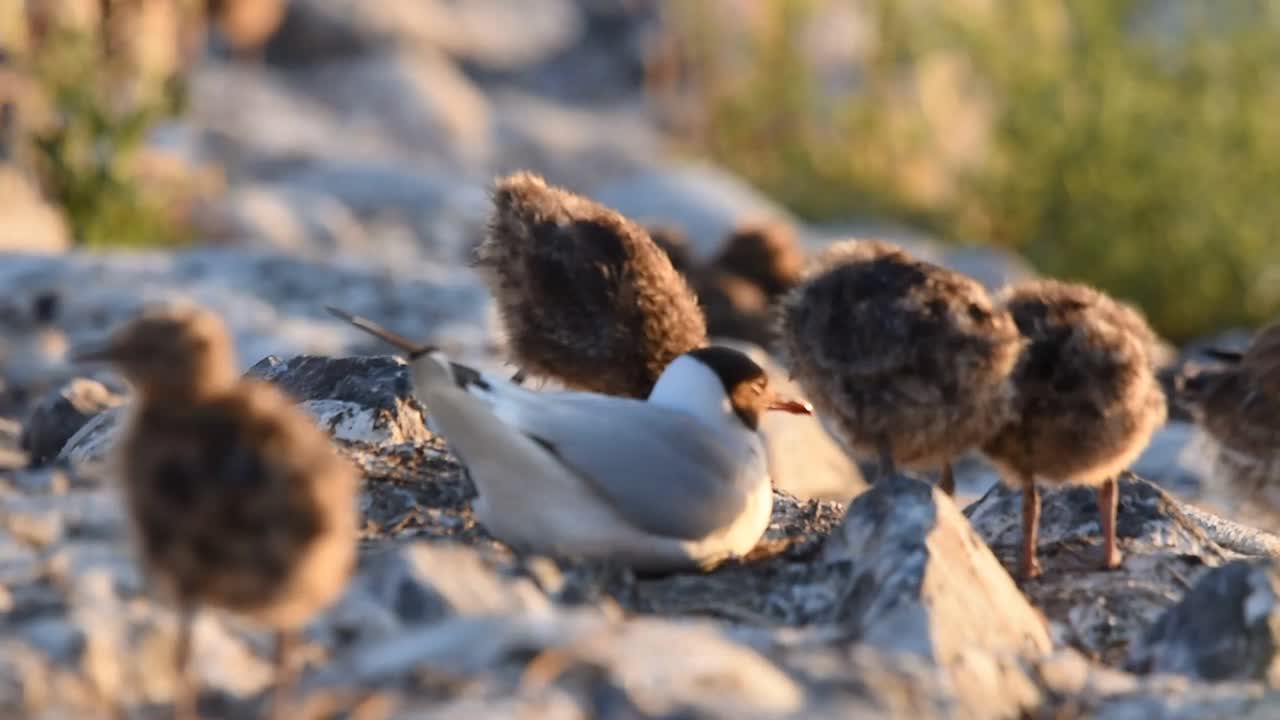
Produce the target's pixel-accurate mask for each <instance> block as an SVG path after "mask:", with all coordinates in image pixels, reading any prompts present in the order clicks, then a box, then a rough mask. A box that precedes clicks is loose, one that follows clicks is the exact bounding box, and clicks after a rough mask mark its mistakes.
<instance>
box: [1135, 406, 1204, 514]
mask: <svg viewBox="0 0 1280 720" xmlns="http://www.w3.org/2000/svg"><path fill="white" fill-rule="evenodd" d="M1196 436H1197V430H1196V426H1195V425H1193V424H1191V423H1189V422H1180V421H1177V420H1172V421H1170V422H1168V423H1166V424H1165V425H1164V427H1162V428H1160V429H1159V430H1157V431H1156V432H1155V434H1154V435H1152V436H1151V442H1149V443H1148V444H1147V447H1146V449H1145V450H1143V451H1142V455H1140V456H1138V459H1137V460H1135V461H1134V462H1133V465H1132V469H1133V472H1135V473H1137V474H1138V475H1139V476H1140V477H1144V478H1146V479H1148V480H1150V481H1151V482H1153V483H1156V484H1157V485H1159V486H1160V487H1162V488H1164V489H1165V490H1167V491H1168V492H1170V493H1173V494H1174V495H1176V496H1178V497H1180V498H1183V499H1195V498H1197V497H1199V496H1200V495H1201V493H1202V492H1204V491H1205V490H1206V489H1207V486H1208V480H1209V476H1208V473H1209V469H1208V465H1207V464H1206V463H1205V462H1204V461H1203V458H1202V457H1201V456H1200V455H1201V453H1200V451H1199V449H1198V448H1197V446H1196V443H1197V437H1196Z"/></svg>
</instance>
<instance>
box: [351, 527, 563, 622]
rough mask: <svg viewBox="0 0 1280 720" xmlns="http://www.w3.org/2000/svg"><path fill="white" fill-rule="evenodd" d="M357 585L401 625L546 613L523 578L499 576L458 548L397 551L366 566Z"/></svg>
mask: <svg viewBox="0 0 1280 720" xmlns="http://www.w3.org/2000/svg"><path fill="white" fill-rule="evenodd" d="M361 580H362V583H363V584H364V587H365V588H366V590H367V591H368V592H369V594H370V595H371V596H372V597H374V598H376V599H377V600H378V602H379V604H380V605H382V606H384V607H387V608H391V609H392V610H393V611H394V612H395V615H396V617H397V618H398V619H399V621H400V622H401V623H403V624H406V625H412V624H427V623H434V622H439V621H441V620H444V619H446V618H450V617H457V616H464V615H512V614H520V613H525V612H545V611H547V610H548V609H549V603H548V602H547V598H546V596H545V595H543V594H542V593H541V591H539V589H538V588H537V586H536V585H534V584H533V583H532V582H531V581H530V580H529V579H528V578H521V577H515V576H512V575H511V574H509V573H508V574H506V575H504V574H502V573H501V572H500V571H499V568H496V567H495V566H493V565H492V564H491V563H488V562H485V560H484V559H483V558H482V557H481V556H480V554H479V553H477V552H476V551H474V550H472V549H470V548H466V547H464V546H459V545H446V544H443V543H424V542H418V543H413V544H410V545H408V546H406V547H402V548H398V549H396V550H395V551H394V552H389V553H385V554H383V555H381V556H379V557H377V558H374V559H372V560H370V561H369V563H368V564H367V565H366V566H365V567H364V568H363V569H362V572H361Z"/></svg>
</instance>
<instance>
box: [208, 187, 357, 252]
mask: <svg viewBox="0 0 1280 720" xmlns="http://www.w3.org/2000/svg"><path fill="white" fill-rule="evenodd" d="M195 224H196V227H197V231H198V232H199V234H200V236H201V237H202V238H203V239H206V240H218V241H219V242H223V243H235V244H242V245H245V246H247V247H257V248H263V247H269V248H271V249H273V250H276V251H280V252H290V253H295V254H299V255H303V256H307V257H316V258H319V257H332V256H333V255H334V254H351V253H354V252H358V251H359V250H360V249H362V248H363V247H365V246H366V245H368V238H367V237H366V235H365V232H364V228H363V226H362V225H361V224H360V221H359V219H357V218H356V216H355V214H354V213H353V212H352V211H351V209H350V208H348V207H347V206H346V205H345V204H343V203H342V201H340V200H338V199H337V198H336V197H333V196H332V195H327V194H324V193H319V192H310V191H308V190H305V189H301V188H294V187H290V186H287V185H280V184H267V183H245V184H242V185H240V186H239V187H236V188H235V189H234V190H232V191H231V192H230V193H228V194H227V195H226V196H225V197H219V198H216V199H213V200H211V201H209V202H207V203H206V204H204V205H202V206H200V207H199V208H198V210H197V211H196V213H195Z"/></svg>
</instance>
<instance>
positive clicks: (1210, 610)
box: [1129, 560, 1280, 685]
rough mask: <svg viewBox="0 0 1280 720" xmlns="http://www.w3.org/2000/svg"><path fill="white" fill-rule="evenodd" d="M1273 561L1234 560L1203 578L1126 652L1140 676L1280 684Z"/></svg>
mask: <svg viewBox="0 0 1280 720" xmlns="http://www.w3.org/2000/svg"><path fill="white" fill-rule="evenodd" d="M1277 588H1280V576H1278V575H1277V569H1276V562H1275V561H1273V560H1255V561H1251V562H1250V561H1243V560H1241V561H1236V562H1232V563H1229V564H1227V565H1223V566H1222V567H1219V568H1216V569H1214V570H1212V571H1210V572H1208V573H1205V574H1204V576H1203V577H1201V578H1200V580H1199V582H1197V583H1196V584H1195V586H1194V587H1193V588H1191V591H1190V592H1188V593H1187V594H1186V596H1185V597H1183V598H1182V600H1181V601H1180V602H1179V603H1178V604H1177V605H1174V606H1173V607H1170V608H1169V609H1168V610H1166V611H1165V612H1164V614H1163V615H1161V616H1160V619H1159V620H1157V621H1156V623H1155V624H1154V625H1152V626H1151V628H1150V629H1149V630H1147V632H1146V633H1144V635H1143V637H1142V640H1141V642H1140V643H1135V644H1134V645H1133V647H1132V649H1131V651H1130V660H1129V663H1130V666H1131V667H1132V668H1133V669H1135V670H1136V671H1138V672H1143V673H1149V672H1154V673H1178V674H1181V675H1189V676H1191V677H1195V678H1199V679H1202V680H1211V681H1223V680H1262V681H1266V682H1267V683H1268V684H1272V685H1274V684H1275V683H1276V681H1277V680H1280V663H1277V662H1276V650H1277V645H1278V643H1277V633H1278V632H1280V603H1277Z"/></svg>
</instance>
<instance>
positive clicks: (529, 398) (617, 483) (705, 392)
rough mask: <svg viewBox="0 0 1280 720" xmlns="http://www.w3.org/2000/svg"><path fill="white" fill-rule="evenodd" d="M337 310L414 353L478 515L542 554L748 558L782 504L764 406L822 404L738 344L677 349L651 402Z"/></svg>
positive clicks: (650, 561)
mask: <svg viewBox="0 0 1280 720" xmlns="http://www.w3.org/2000/svg"><path fill="white" fill-rule="evenodd" d="M327 309H328V310H329V312H331V313H333V314H334V315H336V316H338V317H340V318H342V319H344V320H347V321H348V322H350V323H352V324H353V325H355V326H356V327H358V328H360V329H362V330H364V331H366V332H369V333H371V334H373V335H375V336H377V337H379V338H381V339H382V340H384V341H386V342H388V343H390V344H392V345H394V346H396V347H398V348H400V349H401V350H404V351H405V352H406V353H407V354H408V357H409V363H410V368H411V370H412V373H413V382H414V393H415V395H416V396H417V397H418V399H419V400H420V401H422V403H423V404H424V405H425V406H426V407H427V412H428V413H429V414H430V415H431V416H432V417H433V418H434V419H435V421H436V424H437V425H438V426H439V427H440V429H441V431H442V432H443V435H444V437H445V439H446V440H447V441H448V442H449V445H450V447H451V448H452V449H453V451H454V453H455V454H457V455H458V457H459V459H461V460H462V462H463V464H464V465H466V466H467V469H468V470H469V472H470V474H471V478H472V481H473V482H474V483H475V485H476V491H477V494H478V496H479V497H478V498H477V499H476V501H475V503H474V504H473V509H474V511H475V514H476V519H477V520H479V521H480V523H481V524H482V525H484V527H485V528H486V529H487V530H488V531H489V532H490V533H491V534H492V535H493V536H494V537H496V538H498V539H500V540H502V541H503V542H506V543H507V544H509V545H512V546H514V547H518V548H521V549H524V550H527V551H531V552H536V553H545V554H551V555H560V556H576V557H593V558H609V559H611V560H616V561H619V562H622V563H625V564H627V565H629V566H631V567H633V568H635V569H636V570H639V571H643V572H673V571H679V570H688V569H707V568H710V567H714V566H715V565H718V564H720V563H721V562H723V561H725V560H728V559H732V558H740V557H742V556H745V555H746V554H747V553H748V552H750V551H751V549H752V548H754V547H755V546H756V543H757V542H759V540H760V537H761V536H762V535H763V534H764V531H765V529H766V528H767V527H768V524H769V518H770V513H771V512H772V509H773V488H772V483H771V481H770V477H769V468H768V461H767V459H766V455H765V451H764V445H763V443H762V442H761V439H760V436H759V434H758V433H757V429H758V426H759V419H760V415H761V414H762V413H764V412H765V411H768V410H781V411H786V412H792V413H800V414H809V413H811V412H812V408H811V407H810V406H809V405H808V403H804V402H801V401H797V400H790V399H785V398H781V397H778V396H776V395H775V394H774V393H773V392H772V391H771V390H770V388H769V385H768V379H767V377H766V375H765V372H764V370H763V369H761V367H760V366H759V365H757V364H756V363H755V362H754V361H752V360H751V359H750V358H748V357H747V356H746V355H744V354H742V353H740V352H738V351H737V350H732V349H730V348H725V347H706V348H701V349H698V350H694V351H692V352H688V353H685V354H684V355H681V356H679V357H677V358H676V359H675V360H674V361H672V363H671V364H670V365H669V366H667V368H666V370H665V371H663V373H662V375H661V376H660V377H659V378H658V382H657V384H656V385H655V386H654V388H653V391H652V392H651V393H650V395H649V397H648V399H647V400H635V399H630V398H622V397H614V396H608V395H599V394H596V393H587V392H558V393H542V392H535V391H532V390H528V389H525V388H523V387H520V386H518V385H514V384H512V383H510V382H507V381H505V380H501V379H499V378H495V377H490V376H488V375H485V374H483V373H480V372H478V371H476V370H474V369H472V368H469V367H466V366H464V365H459V364H457V363H453V362H450V361H449V360H448V358H447V357H445V356H444V355H443V354H442V353H440V352H439V351H438V350H435V349H434V348H430V347H417V346H415V344H414V343H412V342H411V341H409V340H407V339H405V338H403V337H401V336H399V335H396V334H395V333H392V332H390V331H388V330H386V329H385V328H383V327H381V326H379V325H377V324H376V323H373V322H372V321H370V320H367V319H364V318H361V317H358V316H355V315H352V314H350V313H347V312H344V311H342V310H338V309H336V308H327Z"/></svg>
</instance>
